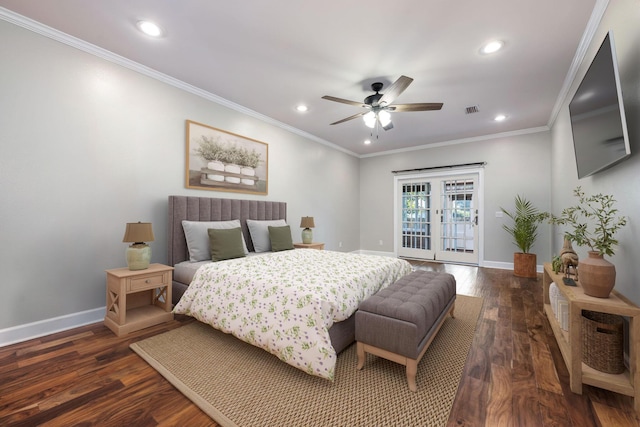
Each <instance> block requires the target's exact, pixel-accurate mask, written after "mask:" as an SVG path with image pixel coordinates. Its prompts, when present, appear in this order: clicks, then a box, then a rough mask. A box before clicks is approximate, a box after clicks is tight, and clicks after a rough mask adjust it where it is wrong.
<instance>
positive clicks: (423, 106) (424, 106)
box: [389, 102, 443, 112]
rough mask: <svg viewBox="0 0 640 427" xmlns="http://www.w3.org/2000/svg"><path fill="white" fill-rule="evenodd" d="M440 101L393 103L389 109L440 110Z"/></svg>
mask: <svg viewBox="0 0 640 427" xmlns="http://www.w3.org/2000/svg"><path fill="white" fill-rule="evenodd" d="M442 105H443V104H442V102H421V103H416V104H394V105H393V106H391V107H390V108H389V109H393V111H396V112H398V111H432V110H440V109H441V108H442Z"/></svg>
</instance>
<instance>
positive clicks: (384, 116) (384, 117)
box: [378, 110, 391, 128]
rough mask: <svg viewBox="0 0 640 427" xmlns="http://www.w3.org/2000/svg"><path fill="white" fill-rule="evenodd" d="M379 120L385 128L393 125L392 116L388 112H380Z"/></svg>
mask: <svg viewBox="0 0 640 427" xmlns="http://www.w3.org/2000/svg"><path fill="white" fill-rule="evenodd" d="M378 119H379V120H380V124H381V125H382V127H383V128H384V127H387V126H389V123H391V114H389V112H388V111H386V110H380V111H378Z"/></svg>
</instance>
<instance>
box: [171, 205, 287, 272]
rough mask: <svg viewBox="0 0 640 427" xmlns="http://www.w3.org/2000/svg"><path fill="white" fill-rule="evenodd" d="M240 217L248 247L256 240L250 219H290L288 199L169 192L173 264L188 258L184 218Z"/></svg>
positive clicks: (219, 219)
mask: <svg viewBox="0 0 640 427" xmlns="http://www.w3.org/2000/svg"><path fill="white" fill-rule="evenodd" d="M232 219H239V220H240V224H241V226H242V234H243V235H244V240H245V241H246V242H247V248H248V249H249V251H253V242H252V241H251V237H250V236H249V229H248V228H247V221H246V220H247V219H256V220H270V219H284V220H286V219H287V204H286V203H285V202H269V201H263V200H238V199H218V198H212V197H189V196H169V232H168V240H169V241H168V249H169V253H168V262H169V265H171V266H173V265H176V264H177V263H179V262H182V261H186V260H188V259H189V251H188V249H187V241H186V238H185V236H184V230H183V228H182V221H183V220H188V221H228V220H232Z"/></svg>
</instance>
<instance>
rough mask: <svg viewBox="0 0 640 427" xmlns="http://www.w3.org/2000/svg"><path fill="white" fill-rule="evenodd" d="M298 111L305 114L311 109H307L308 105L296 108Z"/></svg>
mask: <svg viewBox="0 0 640 427" xmlns="http://www.w3.org/2000/svg"><path fill="white" fill-rule="evenodd" d="M296 110H297V111H299V112H301V113H304V112H305V111H309V107H307V106H306V105H303V104H300V105H298V106H297V107H296Z"/></svg>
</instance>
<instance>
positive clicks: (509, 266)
mask: <svg viewBox="0 0 640 427" xmlns="http://www.w3.org/2000/svg"><path fill="white" fill-rule="evenodd" d="M482 267H486V268H497V269H500V270H513V263H512V262H497V261H484V262H483V263H482ZM543 271H544V266H542V265H536V272H538V273H542V272H543Z"/></svg>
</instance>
